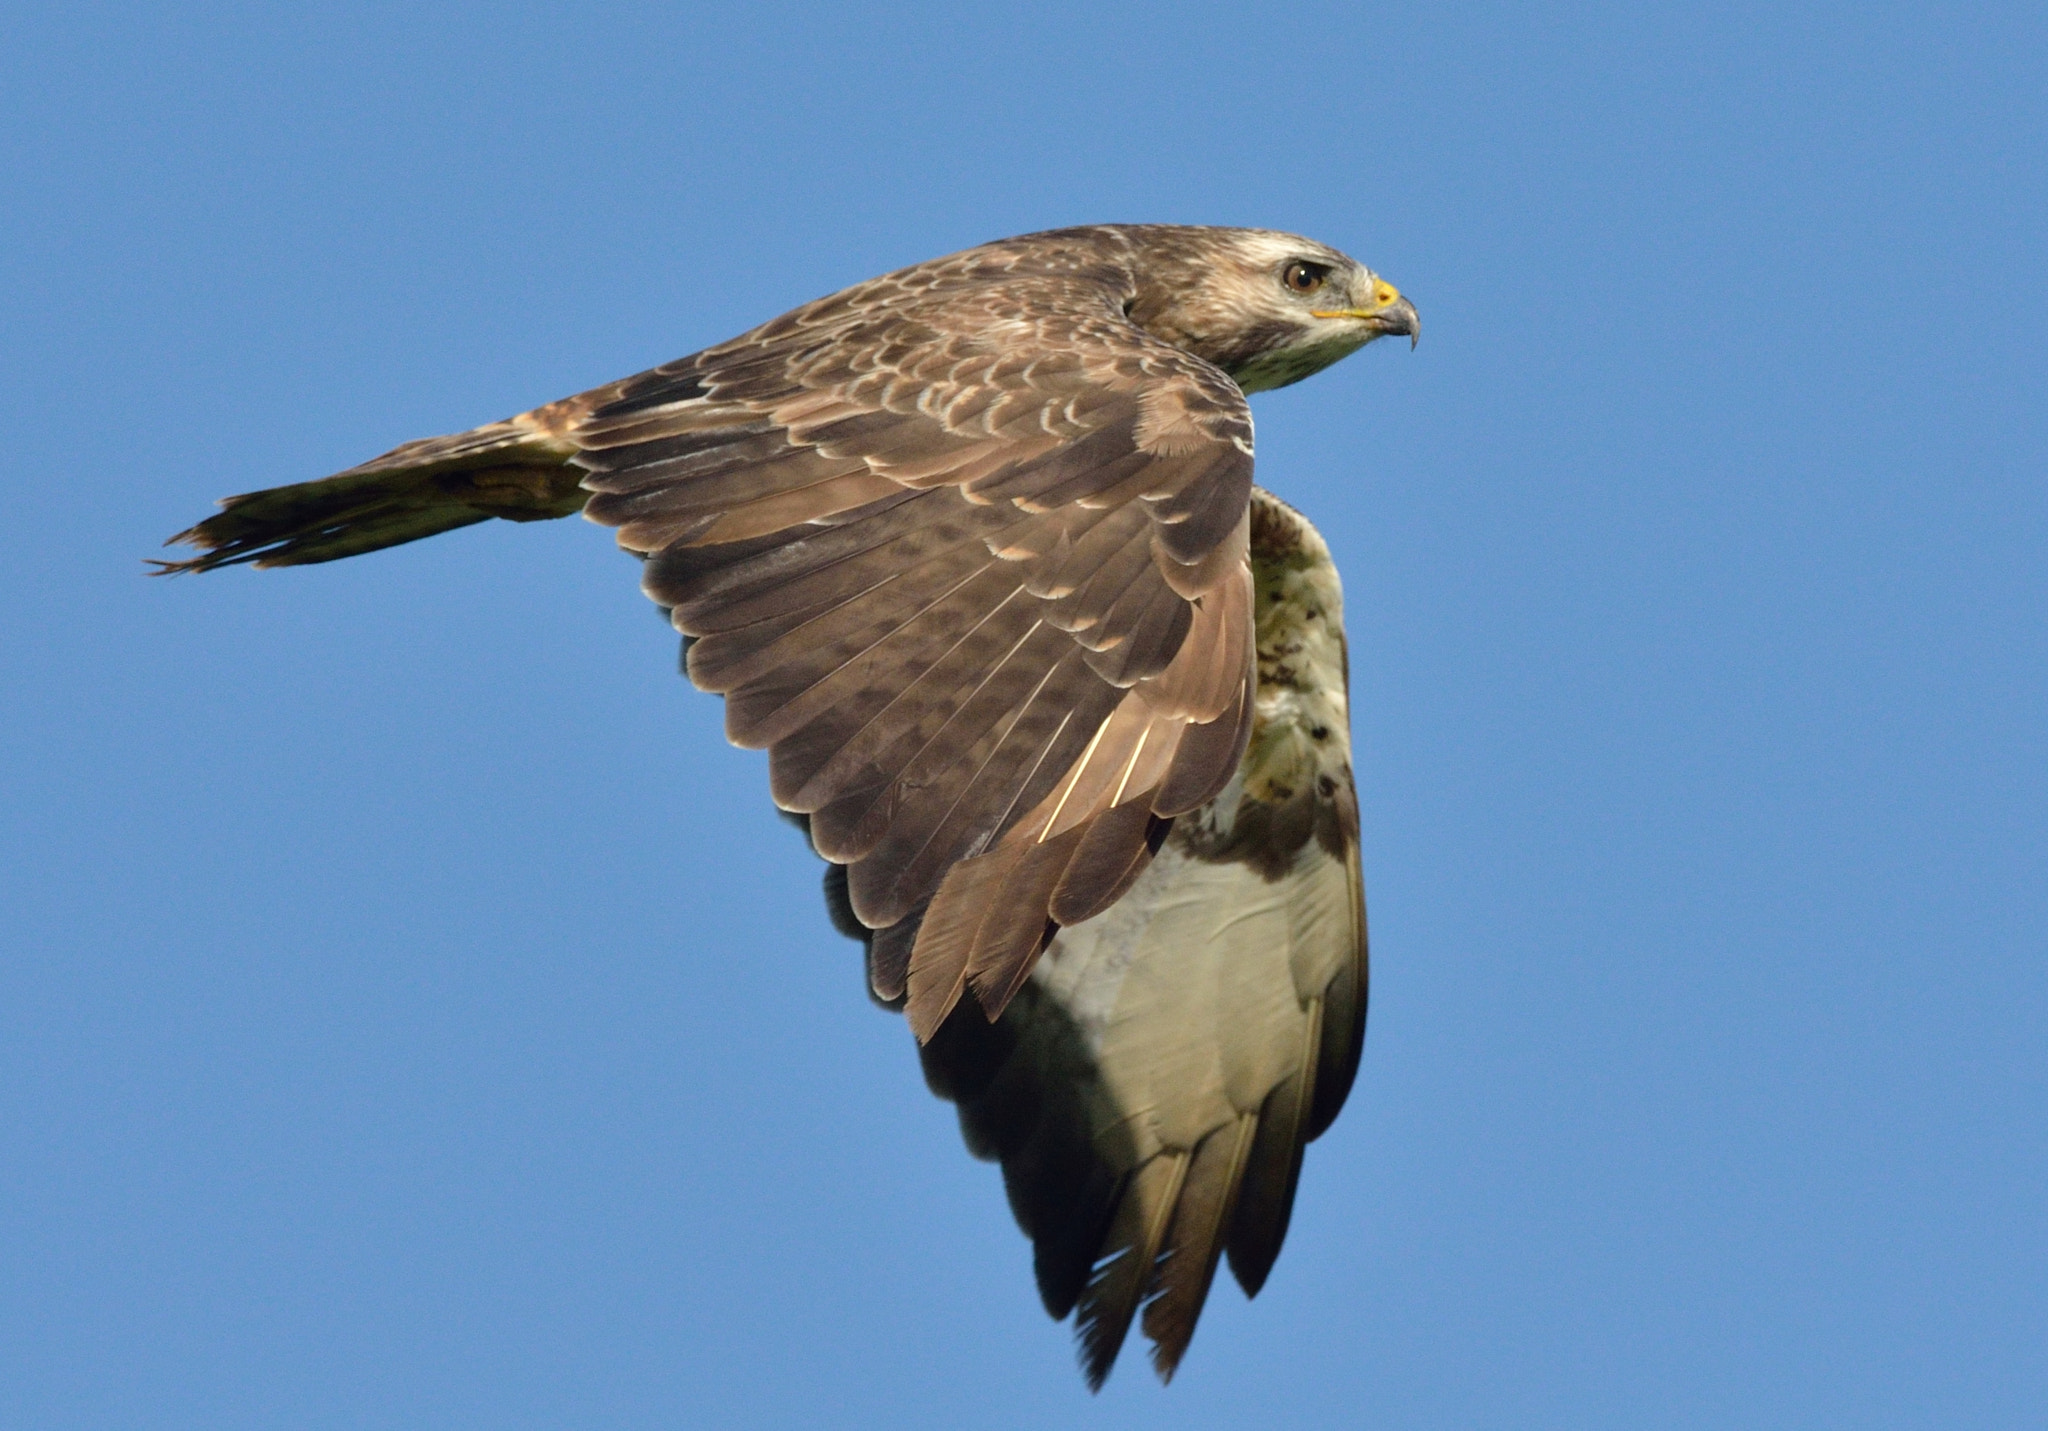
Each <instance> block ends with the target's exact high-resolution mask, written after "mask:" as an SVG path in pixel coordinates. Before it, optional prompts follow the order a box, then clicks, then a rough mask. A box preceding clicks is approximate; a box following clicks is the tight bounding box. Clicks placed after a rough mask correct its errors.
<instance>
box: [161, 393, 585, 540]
mask: <svg viewBox="0 0 2048 1431" xmlns="http://www.w3.org/2000/svg"><path fill="white" fill-rule="evenodd" d="M570 451H571V449H569V448H568V447H567V446H566V444H563V443H562V442H561V441H560V440H559V439H554V438H550V437H549V436H548V435H547V434H546V433H545V432H544V431H542V430H540V429H539V428H538V427H537V426H536V425H535V424H533V423H532V422H531V421H529V420H527V419H524V418H513V419H511V420H509V421H506V422H495V423H492V424H491V425H490V426H488V427H480V428H477V429H475V430H474V431H472V432H461V433H456V434H454V435H453V436H450V437H430V438H426V439H423V440H421V441H419V442H408V443H406V444H405V445H404V446H403V447H397V448H393V449H392V450H391V451H390V452H387V453H385V454H384V455H383V456H382V457H379V458H376V459H374V460H372V461H369V462H365V463H363V464H362V465H361V466H360V467H351V468H350V469H349V470H348V471H346V472H339V473H336V474H335V475H334V476H332V477H322V478H320V479H319V480H317V481H313V482H299V483H295V484H293V485H292V486H289V487H272V488H270V489H269V490H267V491H263V492H247V493H244V494H242V495H241V496H239V497H229V498H227V499H226V500H225V501H223V502H222V503H221V504H220V505H221V510H220V512H219V513H218V514H217V515H215V516H212V517H208V518H207V519H206V520H205V521H203V522H201V523H199V524H198V525H197V526H194V527H190V528H188V529H187V530H185V531H182V532H180V533H178V534H177V535H176V536H174V537H172V538H171V541H170V542H167V543H165V545H167V546H168V545H170V544H171V543H172V542H177V543H183V544H184V545H186V546H191V547H197V548H199V549H200V555H198V556H196V557H188V558H186V559H185V560H183V561H159V562H155V563H153V565H155V566H156V568H157V573H156V574H157V575H159V576H168V575H171V574H173V573H177V572H187V571H211V570H213V569H214V568H215V567H221V566H238V565H240V564H241V563H243V562H253V563H255V564H256V565H257V566H259V567H271V566H305V565H308V564H310V563H313V562H323V561H336V560H339V559H340V558H342V557H351V556H357V555H359V554H361V553H363V552H370V551H376V550H378V549H379V548H380V547H395V546H398V545H400V544H402V543H404V542H413V541H418V540H419V539H420V538H421V537H431V536H433V535H435V534H436V533H439V532H448V531H453V530H455V529H456V528H457V527H466V526H470V525H471V524H473V523H476V522H483V521H488V520H490V519H491V518H492V517H504V518H506V519H508V520H510V521H515V522H537V521H546V520H548V519H550V518H554V517H567V516H571V515H573V514H575V513H577V512H580V511H582V510H583V503H584V501H585V499H586V498H588V496H589V495H590V494H589V493H587V492H585V491H584V490H583V488H582V486H581V485H580V479H581V477H582V475H583V474H582V471H581V469H579V468H576V467H572V466H570V465H569V464H568V457H569V455H570Z"/></svg>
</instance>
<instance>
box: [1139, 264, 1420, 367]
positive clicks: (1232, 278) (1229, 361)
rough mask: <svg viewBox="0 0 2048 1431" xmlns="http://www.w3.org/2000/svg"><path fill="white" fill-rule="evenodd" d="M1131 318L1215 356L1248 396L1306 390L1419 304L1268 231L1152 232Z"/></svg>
mask: <svg viewBox="0 0 2048 1431" xmlns="http://www.w3.org/2000/svg"><path fill="white" fill-rule="evenodd" d="M1133 237H1134V238H1136V239H1137V250H1138V253H1137V262H1136V264H1135V265H1134V272H1135V276H1136V280H1137V290H1138V291H1137V295H1136V297H1135V298H1134V299H1133V300H1132V303H1131V305H1130V310H1129V312H1130V318H1131V321H1132V322H1133V323H1136V324H1137V325H1138V326H1139V327H1140V328H1143V329H1144V330H1145V331H1146V332H1148V333H1151V334H1152V335H1154V336H1155V337H1159V338H1164V339H1165V340H1166V341H1167V342H1169V343H1172V344H1173V345H1174V346H1176V347H1179V348H1185V349H1186V350H1187V351H1189V352H1191V353H1194V354H1196V355H1197V356H1199V357H1203V358H1207V359H1208V360H1209V361H1210V362H1212V363H1214V364H1215V365H1216V366H1217V367H1219V368H1221V369H1223V371H1224V372H1226V373H1228V374H1230V376H1231V378H1232V379H1234V380H1235V381H1236V383H1237V385H1238V386H1239V387H1240V388H1243V389H1244V390H1245V391H1246V392H1248V393H1252V392H1262V391H1264V390H1266V389H1268V388H1279V387H1285V386H1287V384H1289V383H1296V382H1300V381H1301V380H1302V379H1303V378H1305V377H1307V376H1309V374H1311V373H1314V372H1318V371H1320V370H1321V369H1323V368H1326V367H1328V366H1329V365H1330V364H1332V363H1334V362H1336V361H1337V360H1338V359H1339V358H1343V357H1347V356H1349V355H1350V354H1352V353H1355V352H1357V351H1358V350H1359V349H1360V348H1362V347H1364V346H1365V345H1366V344H1367V343H1370V342H1371V341H1372V340H1373V339H1375V338H1379V337H1383V336H1385V335H1386V334H1388V333H1405V334H1407V335H1408V339H1409V344H1410V346H1413V345H1414V342H1415V340H1416V338H1417V337H1418V336H1419V335H1420V334H1421V332H1422V322H1421V320H1420V319H1419V318H1417V317H1416V314H1415V305H1414V304H1413V303H1410V302H1409V301H1408V300H1407V299H1406V298H1403V297H1402V296H1401V294H1400V291H1399V290H1398V289H1396V288H1395V287H1394V285H1393V284H1391V283H1388V282H1387V281H1386V280H1385V279H1383V278H1381V277H1380V276H1379V275H1378V274H1376V273H1374V272H1373V271H1372V270H1371V269H1369V268H1367V267H1366V266H1365V265H1364V264H1362V263H1360V262H1358V261H1357V260H1356V259H1352V258H1348V257H1346V256H1345V255H1344V254H1341V253H1339V252H1337V250H1335V249H1333V248H1330V247H1328V246H1326V245H1324V244H1319V243H1317V242H1316V241H1315V240H1314V239H1305V238H1300V237H1298V236H1296V235H1294V234H1283V233H1275V232H1273V231H1272V230H1269V229H1214V228H1185V229H1183V228H1170V227H1165V226H1161V227H1158V228H1145V229H1139V230H1134V231H1133Z"/></svg>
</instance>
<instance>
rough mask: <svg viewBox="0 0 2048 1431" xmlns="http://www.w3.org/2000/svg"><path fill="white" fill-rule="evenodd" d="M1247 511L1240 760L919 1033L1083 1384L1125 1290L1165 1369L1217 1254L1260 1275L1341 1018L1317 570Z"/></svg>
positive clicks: (1332, 590)
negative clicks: (1109, 880)
mask: <svg viewBox="0 0 2048 1431" xmlns="http://www.w3.org/2000/svg"><path fill="white" fill-rule="evenodd" d="M1252 515H1253V528H1252V530H1253V535H1252V548H1251V550H1252V563H1253V570H1254V572H1255V573H1256V575H1257V578H1258V593H1259V606H1258V631H1259V689H1258V702H1257V717H1256V724H1255V727H1254V731H1253V735H1252V740H1251V746H1250V749H1249V750H1248V751H1247V753H1246V755H1245V758H1244V762H1243V765H1242V768H1241V769H1240V771H1239V774H1238V777H1237V778H1236V779H1235V780H1233V781H1232V783H1231V785H1230V787H1229V788H1228V789H1226V790H1225V791H1224V792H1223V793H1222V794H1221V795H1219V796H1218V797H1217V799H1216V800H1215V801H1214V802H1213V803H1211V804H1210V805H1208V806H1206V807H1204V808H1203V809H1202V810H1200V811H1198V812H1196V813H1195V814H1193V815H1191V816H1189V817H1187V818H1185V819H1183V820H1181V821H1180V822H1178V823H1177V824H1176V826H1175V828H1174V831H1173V833H1172V835H1171V836H1170V837H1169V838H1168V840H1167V842H1166V845H1165V847H1164V848H1163V849H1162V850H1161V852H1160V854H1159V856H1158V858H1156V859H1155V860H1153V861H1152V863H1151V865H1150V867H1149V868H1147V869H1146V870H1145V871H1144V873H1143V874H1141V875H1140V876H1139V877H1138V879H1137V881H1136V883H1135V884H1134V885H1133V886H1132V888H1131V890H1130V892H1129V893H1128V894H1127V895H1125V897H1124V898H1123V899H1122V900H1121V901H1119V902H1118V903H1117V904H1116V906H1115V907H1114V908H1112V909H1110V910H1108V911H1107V912H1106V913H1104V914H1101V915H1099V916H1097V917H1095V918H1093V919H1090V920H1088V921H1086V922H1084V923H1081V924H1078V925H1075V926H1073V927H1070V928H1066V929H1062V930H1061V931H1060V932H1059V934H1058V936H1057V937H1056V938H1055V939H1054V940H1053V942H1052V945H1051V947H1050V948H1049V949H1048V950H1047V951H1046V953H1045V955H1044V957H1043V958H1042V959H1041V960H1040V961H1039V963H1038V965H1037V966H1036V968H1035V969H1034V970H1033V972H1032V975H1031V978H1030V980H1029V981H1028V982H1027V983H1026V984H1025V986H1024V988H1023V990H1022V991H1021V992H1020V993H1019V995H1018V997H1017V998H1016V999H1015V1001H1014V1002H1012V1003H1011V1004H1010V1006H1009V1007H1008V1009H1007V1010H1006V1011H1005V1012H1004V1014H1003V1015H1002V1017H1001V1019H1000V1020H999V1021H998V1022H997V1023H995V1024H994V1025H992V1026H991V1025H988V1024H986V1023H984V1022H983V1021H982V1020H980V1019H967V1018H957V1017H956V1018H953V1019H950V1020H948V1021H947V1023H946V1024H945V1026H944V1027H943V1028H942V1029H941V1030H940V1032H939V1035H938V1037H937V1038H935V1039H933V1040H932V1041H931V1042H930V1043H929V1044H927V1045H926V1046H925V1048H924V1050H923V1057H924V1061H925V1069H926V1075H927V1077H928V1078H929V1080H930V1081H931V1084H932V1087H933V1089H934V1091H935V1092H937V1093H939V1094H940V1095H942V1096H944V1097H947V1098H950V1099H953V1100H955V1101H956V1102H958V1104H959V1105H960V1122H961V1128H962V1131H963V1133H964V1134H965V1137H966V1140H967V1143H968V1146H969V1148H970V1149H972V1150H973V1151H974V1152H975V1153H976V1154H978V1155H980V1156H983V1157H989V1158H996V1159H1000V1160H1001V1162H1002V1166H1003V1175H1004V1180H1005V1182H1006V1184H1007V1185H1008V1188H1009V1194H1010V1205H1011V1207H1012V1209H1013V1210H1014V1211H1015V1213H1016V1215H1017V1220H1018V1222H1019V1223H1020V1224H1021V1225H1022V1226H1023V1228H1024V1231H1025V1232H1026V1233H1027V1234H1028V1235H1029V1236H1030V1237H1031V1239H1032V1241H1033V1243H1034V1244H1035V1254H1036V1257H1035V1260H1036V1266H1037V1274H1038V1286H1039V1291H1040V1293H1041V1295H1042V1296H1043V1298H1044V1301H1045V1305H1046V1308H1047V1310H1048V1311H1049V1312H1051V1313H1052V1314H1053V1315H1054V1316H1055V1317H1064V1316H1066V1315H1067V1313H1068V1312H1070V1311H1077V1310H1078V1315H1077V1317H1076V1327H1077V1332H1078V1334H1079V1337H1080V1342H1081V1356H1082V1362H1083V1366H1084V1369H1085V1370H1086V1372H1087V1375H1088V1377H1089V1380H1090V1382H1091V1384H1095V1385H1099V1384H1100V1383H1101V1381H1102V1379H1103V1378H1104V1377H1105V1376H1106V1375H1107V1374H1108V1372H1109V1369H1110V1366H1111V1364H1112V1363H1113V1362H1114V1361H1115V1359H1116V1356H1117V1352H1118V1349H1119V1348H1120V1347H1121V1345H1122V1343H1123V1339H1124V1336H1125V1333H1126V1332H1127V1331H1128V1329H1129V1327H1130V1324H1131V1322H1132V1320H1133V1318H1134V1317H1135V1316H1137V1315H1138V1313H1139V1309H1140V1308H1141V1307H1142V1309H1143V1312H1142V1325H1143V1327H1144V1330H1145V1333H1146V1335H1147V1336H1148V1337H1150V1338H1151V1340H1152V1342H1153V1344H1154V1345H1153V1352H1152V1357H1153V1363H1154V1365H1155V1366H1156V1367H1157V1369H1158V1371H1159V1373H1160V1375H1161V1376H1162V1377H1169V1378H1170V1377H1171V1375H1172V1373H1173V1370H1174V1368H1175V1367H1176V1366H1177V1365H1178V1364H1179V1361H1180V1358H1181V1355H1182V1353H1183V1352H1184V1351H1185V1350H1186V1348H1187V1345H1188V1340H1189V1338H1190V1337H1191V1336H1192V1335H1193V1334H1194V1328H1195V1322H1196V1319H1197V1317H1198V1316H1199V1315H1200V1313H1201V1309H1202V1303H1203V1301H1204V1299H1205V1297H1206V1296H1207V1293H1208V1289H1209V1283H1210V1280H1211V1278H1212V1277H1213V1275H1214V1273H1215V1270H1216V1264H1217V1261H1218V1259H1219V1258H1220V1257H1221V1256H1222V1255H1224V1254H1225V1253H1226V1252H1227V1254H1228V1256H1229V1259H1230V1264H1231V1269H1232V1271H1233V1272H1235V1273H1236V1275H1237V1278H1238V1281H1239V1282H1240V1283H1241V1284H1242V1285H1243V1287H1244V1289H1245V1291H1246V1292H1247V1293H1256V1292H1257V1291H1258V1290H1259V1287H1260V1286H1261V1285H1262V1284H1263V1283H1264V1281H1265V1278H1266V1274H1267V1272H1268V1271H1269V1270H1270V1269H1271V1267H1272V1265H1273V1261H1274V1259H1275V1258H1276V1257H1277V1256H1278V1255H1279V1251H1280V1244H1281V1240H1282V1239H1283V1238H1284V1237H1285V1235H1286V1230H1287V1222H1288V1216H1289V1212H1290V1210H1291V1208H1292V1206H1293V1200H1294V1188H1295V1181H1296V1178H1297V1177H1298V1175H1299V1173H1300V1168H1301V1157H1302V1149H1303V1145H1304V1144H1305V1143H1307V1142H1308V1141H1309V1140H1310V1139H1313V1138H1315V1137H1316V1136H1318V1135H1319V1134H1320V1133H1321V1132H1322V1131H1323V1130H1324V1129H1325V1128H1326V1127H1328V1126H1329V1124H1330V1122H1331V1121H1332V1120H1333V1119H1334V1118H1335V1117H1336V1115H1337V1112H1338V1110H1339V1108H1340V1107H1341V1106H1342V1105H1343V1102H1344V1098H1345V1095H1346V1094H1347V1092H1348V1091H1349V1089H1350V1085H1351V1082H1352V1077H1353V1075H1354V1073H1355V1072H1356V1069H1357V1066H1358V1057H1359V1051H1360V1047H1361V1042H1362V1039H1363V1035H1364V1029H1365V1004H1366V939H1365V913H1364V897H1363V886H1362V882H1361V879H1360V875H1359V864H1358V842H1357V831H1358V813H1357V802H1356V798H1355V796H1354V794H1353V791H1352V783H1351V770H1350V754H1349V740H1348V737H1347V735H1346V733H1345V732H1346V726H1347V719H1346V698H1345V690H1344V682H1345V674H1344V659H1343V635H1342V629H1341V611H1340V606H1339V596H1338V591H1337V582H1336V574H1335V571H1334V569H1332V568H1331V566H1330V564H1329V561H1328V555H1327V552H1326V550H1325V549H1324V548H1323V545H1322V543H1321V541H1320V539H1319V538H1317V537H1316V536H1315V534H1314V532H1313V531H1312V530H1311V529H1309V528H1308V526H1307V524H1306V523H1305V522H1303V521H1301V519H1300V518H1299V517H1298V516H1296V515H1295V514H1294V513H1292V512H1291V511H1289V510H1288V509H1287V508H1285V507H1284V506H1282V505H1281V504H1279V503H1278V502H1277V501H1276V500H1274V499H1271V498H1269V497H1268V496H1267V495H1266V494H1265V493H1263V492H1261V493H1258V494H1256V497H1255V500H1254V502H1253V508H1252Z"/></svg>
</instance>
